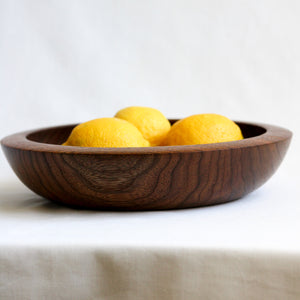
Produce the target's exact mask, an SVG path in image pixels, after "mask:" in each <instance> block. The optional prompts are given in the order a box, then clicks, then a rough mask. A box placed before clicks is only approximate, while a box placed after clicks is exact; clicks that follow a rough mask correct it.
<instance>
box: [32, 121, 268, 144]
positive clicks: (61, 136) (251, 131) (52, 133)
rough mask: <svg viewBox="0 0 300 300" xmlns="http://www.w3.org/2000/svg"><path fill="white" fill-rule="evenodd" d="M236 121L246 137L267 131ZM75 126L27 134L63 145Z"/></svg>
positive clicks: (46, 141)
mask: <svg viewBox="0 0 300 300" xmlns="http://www.w3.org/2000/svg"><path fill="white" fill-rule="evenodd" d="M176 121H177V120H170V122H171V124H174V123H175V122H176ZM236 123H237V124H238V125H239V126H240V128H241V130H242V133H243V136H244V138H251V137H255V136H259V135H261V134H263V133H265V132H266V129H265V128H263V127H261V126H257V125H253V124H247V123H243V122H236ZM74 126H76V125H66V126H59V127H52V128H48V129H41V130H38V131H35V132H32V133H30V134H29V135H28V136H27V139H28V140H30V141H34V142H38V143H45V144H54V145H61V144H62V143H64V142H65V141H66V140H67V138H68V137H69V135H70V133H71V131H72V129H73V128H74Z"/></svg>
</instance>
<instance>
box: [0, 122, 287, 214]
mask: <svg viewBox="0 0 300 300" xmlns="http://www.w3.org/2000/svg"><path fill="white" fill-rule="evenodd" d="M175 121H176V120H172V122H175ZM237 123H238V124H239V126H240V127H241V129H242V132H243V134H244V136H245V137H246V138H245V139H244V140H241V141H236V142H228V143H219V144H209V145H192V146H166V147H147V148H83V147H69V146H61V145H60V144H61V143H62V142H64V141H65V140H66V138H67V137H68V135H69V134H70V132H71V130H72V128H73V127H74V126H75V125H68V126H59V127H52V128H46V129H40V130H34V131H27V132H23V133H17V134H14V135H11V136H9V137H6V138H4V139H3V140H2V141H1V144H2V148H3V150H4V153H5V155H6V157H7V159H8V161H9V163H10V165H11V167H12V168H13V170H14V171H15V173H16V174H17V176H18V177H19V178H20V180H21V181H22V182H23V183H24V184H25V185H26V186H28V187H29V188H30V189H31V190H32V191H34V192H35V193H37V194H39V195H41V196H43V197H45V198H47V199H49V200H51V201H55V202H57V203H61V204H64V205H67V206H71V207H77V208H85V209H86V208H87V209H118V210H157V209H176V208H188V207H198V206H203V205H212V204H218V203H224V202H228V201H232V200H235V199H238V198H240V197H242V196H244V195H246V194H248V193H249V192H251V191H253V190H255V189H256V188H258V187H259V186H261V185H262V184H263V183H264V182H266V181H267V180H268V178H270V176H272V174H273V173H274V172H275V171H276V169H277V168H278V166H279V165H280V163H281V161H282V159H283V158H284V156H285V153H286V151H287V149H288V146H289V143H290V140H291V137H292V133H291V132H290V131H289V130H287V129H284V128H280V127H277V126H272V125H266V124H250V123H243V122H237Z"/></svg>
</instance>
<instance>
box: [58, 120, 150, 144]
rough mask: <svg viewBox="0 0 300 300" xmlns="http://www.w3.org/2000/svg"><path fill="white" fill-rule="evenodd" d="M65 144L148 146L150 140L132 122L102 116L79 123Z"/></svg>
mask: <svg viewBox="0 0 300 300" xmlns="http://www.w3.org/2000/svg"><path fill="white" fill-rule="evenodd" d="M63 145H64V146H82V147H147V146H149V142H148V141H147V140H145V139H144V138H143V135H142V134H141V133H140V132H139V130H138V129H137V128H136V127H135V126H134V125H132V124H131V123H129V122H127V121H125V120H121V119H117V118H101V119H95V120H91V121H88V122H85V123H82V124H79V125H77V126H76V127H75V128H74V129H73V130H72V132H71V134H70V136H69V138H68V140H67V141H66V142H65V143H64V144H63Z"/></svg>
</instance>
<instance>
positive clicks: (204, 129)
mask: <svg viewBox="0 0 300 300" xmlns="http://www.w3.org/2000/svg"><path fill="white" fill-rule="evenodd" d="M241 139H243V135H242V132H241V130H240V128H239V126H238V125H237V124H236V123H234V122H233V121H231V120H230V119H228V118H226V117H224V116H221V115H218V114H199V115H193V116H190V117H187V118H185V119H182V120H179V121H177V122H176V123H175V124H174V125H173V126H172V127H171V130H170V131H169V133H168V135H167V137H166V139H165V140H164V142H163V145H167V146H173V145H196V144H211V143H221V142H230V141H236V140H241Z"/></svg>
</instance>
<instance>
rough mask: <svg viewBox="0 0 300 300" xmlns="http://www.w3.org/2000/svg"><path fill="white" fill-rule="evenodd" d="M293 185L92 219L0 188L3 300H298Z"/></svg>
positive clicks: (282, 179)
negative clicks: (212, 203)
mask: <svg viewBox="0 0 300 300" xmlns="http://www.w3.org/2000/svg"><path fill="white" fill-rule="evenodd" d="M299 228H300V203H299V195H298V189H297V182H296V180H293V179H292V178H290V177H289V176H287V174H285V173H284V172H278V173H277V174H275V175H274V177H273V178H272V179H271V180H270V181H269V182H268V183H266V184H265V185H264V186H263V187H261V188H260V189H258V190H257V191H255V192H253V193H252V194H249V195H248V196H246V197H244V198H242V199H240V200H237V201H234V202H230V203H227V204H222V205H217V206H210V207H202V208H194V209H186V210H170V211H152V212H101V211H99V212H94V211H85V210H72V209H68V208H65V207H61V206H58V205H56V204H53V203H51V202H49V201H47V200H45V199H43V198H41V197H39V196H37V195H35V194H34V193H32V192H31V191H29V190H28V189H27V188H26V187H25V186H23V185H22V184H21V183H20V182H19V181H18V180H17V179H16V178H13V177H12V178H8V179H7V180H4V181H2V182H1V187H0V299H22V300H27V299H28V300H29V299H30V300H34V299H58V300H60V299H74V300H75V299H80V300H81V299H222V300H224V299H300V239H299Z"/></svg>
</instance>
